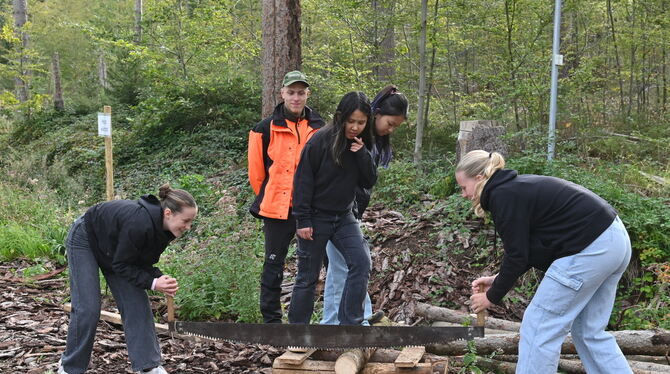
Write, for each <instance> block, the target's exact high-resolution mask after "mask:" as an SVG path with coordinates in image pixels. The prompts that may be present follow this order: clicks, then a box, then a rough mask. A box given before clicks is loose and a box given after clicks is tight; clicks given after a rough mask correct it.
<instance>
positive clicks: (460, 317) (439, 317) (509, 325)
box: [414, 303, 521, 332]
mask: <svg viewBox="0 0 670 374" xmlns="http://www.w3.org/2000/svg"><path fill="white" fill-rule="evenodd" d="M414 313H416V315H417V316H420V317H424V318H425V319H427V320H430V321H445V322H453V323H463V322H464V321H466V320H468V319H470V320H472V319H473V317H471V316H470V315H469V314H466V313H463V312H459V311H456V310H452V309H447V308H441V307H437V306H432V305H429V304H425V303H417V304H416V306H415V307H414ZM520 327H521V324H520V323H519V322H512V321H507V320H504V319H499V318H493V317H488V318H486V328H487V329H496V330H505V331H511V332H518V331H519V328H520Z"/></svg>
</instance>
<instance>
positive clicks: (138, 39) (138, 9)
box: [135, 0, 143, 44]
mask: <svg viewBox="0 0 670 374" xmlns="http://www.w3.org/2000/svg"><path fill="white" fill-rule="evenodd" d="M142 13H143V6H142V0H135V44H140V43H142Z"/></svg>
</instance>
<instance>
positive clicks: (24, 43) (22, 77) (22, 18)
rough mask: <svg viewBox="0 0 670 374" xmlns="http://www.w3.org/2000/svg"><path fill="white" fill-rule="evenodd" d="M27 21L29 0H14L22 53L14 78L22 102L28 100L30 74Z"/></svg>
mask: <svg viewBox="0 0 670 374" xmlns="http://www.w3.org/2000/svg"><path fill="white" fill-rule="evenodd" d="M26 22H28V2H27V0H14V27H15V30H16V32H17V37H18V38H19V39H21V53H20V57H19V75H18V76H17V77H16V78H14V86H15V88H16V97H17V98H18V99H19V101H21V102H24V101H26V100H28V82H27V77H28V76H29V75H30V71H28V70H27V66H28V57H27V54H26V50H27V49H28V44H29V39H28V33H26V32H25V31H24V30H23V26H24V25H25V24H26Z"/></svg>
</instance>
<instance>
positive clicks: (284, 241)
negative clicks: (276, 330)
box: [260, 215, 296, 323]
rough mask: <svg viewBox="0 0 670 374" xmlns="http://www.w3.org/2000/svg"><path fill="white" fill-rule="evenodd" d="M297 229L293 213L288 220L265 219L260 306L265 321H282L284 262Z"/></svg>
mask: <svg viewBox="0 0 670 374" xmlns="http://www.w3.org/2000/svg"><path fill="white" fill-rule="evenodd" d="M295 231H296V222H295V218H294V217H293V215H289V218H288V219H286V220H283V219H272V218H264V219H263V233H264V234H265V261H264V262H263V273H262V275H261V296H260V307H261V314H262V315H263V322H264V323H282V309H281V302H280V301H279V298H280V297H281V285H282V281H283V280H284V262H285V260H286V254H287V253H288V247H289V245H290V244H291V240H292V239H293V237H294V236H295Z"/></svg>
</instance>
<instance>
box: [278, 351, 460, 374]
mask: <svg viewBox="0 0 670 374" xmlns="http://www.w3.org/2000/svg"><path fill="white" fill-rule="evenodd" d="M448 369H449V362H448V359H447V358H446V357H439V356H436V355H432V354H427V353H426V348H425V347H408V348H405V349H403V350H402V351H396V350H392V349H352V350H348V351H345V352H343V353H342V352H336V351H316V350H314V349H310V350H308V351H306V352H300V353H298V352H290V351H289V352H286V353H284V354H283V355H281V356H279V357H277V358H276V359H275V360H274V362H273V364H272V373H273V374H317V373H319V374H321V373H323V374H326V373H328V374H332V373H337V374H359V373H360V374H401V373H408V374H434V373H441V374H446V373H447V372H448Z"/></svg>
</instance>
